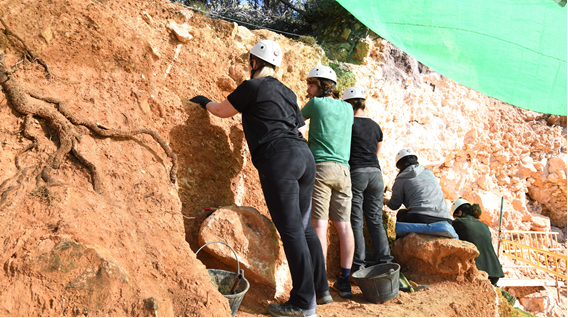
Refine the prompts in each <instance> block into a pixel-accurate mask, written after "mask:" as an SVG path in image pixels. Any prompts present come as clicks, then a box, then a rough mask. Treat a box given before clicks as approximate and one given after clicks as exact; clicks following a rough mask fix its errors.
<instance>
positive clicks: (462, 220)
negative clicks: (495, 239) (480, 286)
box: [452, 198, 505, 285]
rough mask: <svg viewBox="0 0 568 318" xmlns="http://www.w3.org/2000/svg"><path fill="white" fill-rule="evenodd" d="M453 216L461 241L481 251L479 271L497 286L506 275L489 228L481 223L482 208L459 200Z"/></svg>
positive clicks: (453, 224) (478, 258) (478, 260)
mask: <svg viewBox="0 0 568 318" xmlns="http://www.w3.org/2000/svg"><path fill="white" fill-rule="evenodd" d="M452 214H453V216H454V218H455V220H454V221H453V222H452V226H453V227H454V229H455V230H456V233H457V234H458V236H459V237H460V240H462V241H468V242H470V243H473V245H475V247H477V250H478V251H479V256H478V257H476V258H475V265H476V266H477V269H479V270H482V271H484V272H486V273H487V275H488V276H489V281H491V284H493V285H497V281H499V278H501V277H504V276H505V274H504V273H503V268H502V267H501V263H500V262H499V258H498V257H497V254H495V249H493V243H492V242H491V232H489V227H488V226H487V225H486V224H485V223H483V222H481V221H479V217H480V216H481V207H480V206H479V205H478V204H473V205H472V204H470V203H469V202H467V201H466V200H464V199H462V198H459V199H457V200H456V201H455V202H454V203H453V204H452Z"/></svg>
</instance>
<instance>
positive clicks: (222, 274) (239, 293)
mask: <svg viewBox="0 0 568 318" xmlns="http://www.w3.org/2000/svg"><path fill="white" fill-rule="evenodd" d="M211 243H221V244H224V245H226V246H228V247H229V248H230V249H231V251H233V253H234V254H235V258H236V259H237V273H241V277H242V278H241V280H240V281H239V283H238V285H237V287H236V288H235V289H234V291H233V293H231V289H233V288H234V285H235V282H236V280H237V278H238V277H239V275H238V274H236V273H233V272H229V271H224V270H222V269H208V270H207V272H208V273H209V279H210V280H211V282H212V283H213V285H215V287H217V290H218V291H219V292H220V293H221V295H223V296H225V298H227V299H228V300H229V307H230V308H231V316H232V317H235V315H236V314H237V311H238V310H239V307H240V306H241V302H242V301H243V298H244V297H245V294H246V293H247V291H248V289H249V287H250V284H249V282H248V280H246V278H245V277H244V274H243V272H242V271H241V270H240V264H239V257H238V256H237V253H236V252H235V250H233V248H232V247H231V246H229V244H227V243H224V242H220V241H213V242H209V243H207V244H205V245H203V246H201V247H200V248H199V249H198V250H197V252H196V253H195V255H196V256H197V253H199V251H201V249H202V248H204V247H205V246H207V245H209V244H211Z"/></svg>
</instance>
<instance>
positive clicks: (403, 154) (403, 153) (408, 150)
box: [394, 147, 418, 163]
mask: <svg viewBox="0 0 568 318" xmlns="http://www.w3.org/2000/svg"><path fill="white" fill-rule="evenodd" d="M406 156H416V157H418V155H417V154H416V153H415V152H414V150H412V148H410V147H405V148H402V149H400V151H399V152H398V153H397V154H396V158H395V161H394V162H395V163H397V162H398V161H399V160H400V159H402V158H404V157H406Z"/></svg>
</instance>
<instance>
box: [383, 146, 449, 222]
mask: <svg viewBox="0 0 568 318" xmlns="http://www.w3.org/2000/svg"><path fill="white" fill-rule="evenodd" d="M396 167H397V169H398V171H399V172H398V174H397V176H396V178H395V179H394V184H393V187H392V196H391V198H390V200H389V199H386V198H385V199H383V202H384V204H385V205H386V206H388V207H389V209H391V210H398V209H399V208H400V206H401V205H403V204H404V206H405V207H406V209H401V210H400V211H398V213H397V215H396V221H397V222H403V223H422V224H431V223H436V222H441V221H442V222H443V221H446V222H448V223H449V224H450V225H451V224H452V219H451V217H450V211H449V210H448V206H447V205H446V200H445V198H444V194H443V193H442V188H441V187H440V184H439V183H438V179H436V176H434V173H432V171H430V170H429V169H426V168H424V167H423V166H421V165H420V164H419V163H418V156H417V155H416V153H415V152H414V151H413V150H412V148H402V149H401V150H400V151H399V152H398V153H397V154H396Z"/></svg>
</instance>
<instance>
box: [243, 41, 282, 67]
mask: <svg viewBox="0 0 568 318" xmlns="http://www.w3.org/2000/svg"><path fill="white" fill-rule="evenodd" d="M250 54H252V55H254V56H256V57H258V58H259V59H261V60H263V61H266V62H268V63H270V64H272V65H274V66H276V67H279V66H280V64H281V63H282V50H281V49H280V46H279V45H278V43H276V42H274V41H272V40H262V41H260V42H258V43H257V44H255V46H254V47H253V48H252V49H251V50H250Z"/></svg>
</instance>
